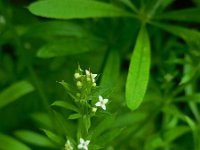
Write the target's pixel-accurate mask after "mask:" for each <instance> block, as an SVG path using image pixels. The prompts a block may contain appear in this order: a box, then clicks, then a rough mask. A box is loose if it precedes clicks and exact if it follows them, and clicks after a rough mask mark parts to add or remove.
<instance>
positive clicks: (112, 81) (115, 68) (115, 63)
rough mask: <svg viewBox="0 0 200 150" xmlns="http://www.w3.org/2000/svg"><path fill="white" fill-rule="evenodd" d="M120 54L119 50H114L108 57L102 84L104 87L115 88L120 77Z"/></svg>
mask: <svg viewBox="0 0 200 150" xmlns="http://www.w3.org/2000/svg"><path fill="white" fill-rule="evenodd" d="M119 72H120V55H119V52H118V51H114V50H112V51H111V52H110V53H109V55H108V58H107V61H106V64H105V67H104V71H103V75H102V78H101V83H100V85H101V86H102V87H103V88H104V89H110V88H113V87H114V86H115V85H116V83H117V81H118V77H119Z"/></svg>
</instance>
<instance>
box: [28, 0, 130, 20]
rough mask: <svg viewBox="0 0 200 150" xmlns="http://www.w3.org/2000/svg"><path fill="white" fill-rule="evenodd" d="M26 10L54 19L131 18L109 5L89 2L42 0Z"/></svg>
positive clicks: (81, 0) (124, 12)
mask: <svg viewBox="0 0 200 150" xmlns="http://www.w3.org/2000/svg"><path fill="white" fill-rule="evenodd" d="M28 9H29V10H30V11H31V12H32V13H33V14H35V15H38V16H42V17H47V18H56V19H74V18H92V17H121V16H131V14H129V13H128V12H126V11H125V10H122V9H120V8H118V7H116V6H113V5H111V4H107V3H103V2H99V1H91V0H43V1H38V2H35V3H32V4H31V5H30V6H29V7H28Z"/></svg>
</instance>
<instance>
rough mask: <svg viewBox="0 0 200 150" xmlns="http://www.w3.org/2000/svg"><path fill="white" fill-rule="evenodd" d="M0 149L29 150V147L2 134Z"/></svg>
mask: <svg viewBox="0 0 200 150" xmlns="http://www.w3.org/2000/svg"><path fill="white" fill-rule="evenodd" d="M0 149H1V150H31V149H30V148H29V147H27V146H26V145H24V144H23V143H21V142H19V141H17V140H16V139H14V138H12V137H10V136H8V135H4V134H0Z"/></svg>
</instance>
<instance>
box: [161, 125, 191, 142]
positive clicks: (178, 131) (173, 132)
mask: <svg viewBox="0 0 200 150" xmlns="http://www.w3.org/2000/svg"><path fill="white" fill-rule="evenodd" d="M188 131H190V128H189V127H188V126H178V127H174V128H172V129H169V130H168V131H167V132H166V133H164V139H165V142H167V143H169V142H172V141H174V140H175V139H177V138H179V137H180V136H182V135H183V134H185V133H187V132H188Z"/></svg>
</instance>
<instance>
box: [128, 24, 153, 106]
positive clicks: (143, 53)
mask: <svg viewBox="0 0 200 150" xmlns="http://www.w3.org/2000/svg"><path fill="white" fill-rule="evenodd" d="M149 70H150V41H149V37H148V33H147V31H146V29H145V27H144V26H143V27H142V28H141V30H140V31H139V35H138V37H137V40H136V45H135V48H134V51H133V54H132V57H131V62H130V66H129V71H128V77H127V81H126V103H127V105H128V107H129V108H130V109H132V110H135V109H136V108H138V107H139V105H140V104H141V103H142V100H143V98H144V95H145V92H146V88H147V84H148V80H149Z"/></svg>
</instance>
